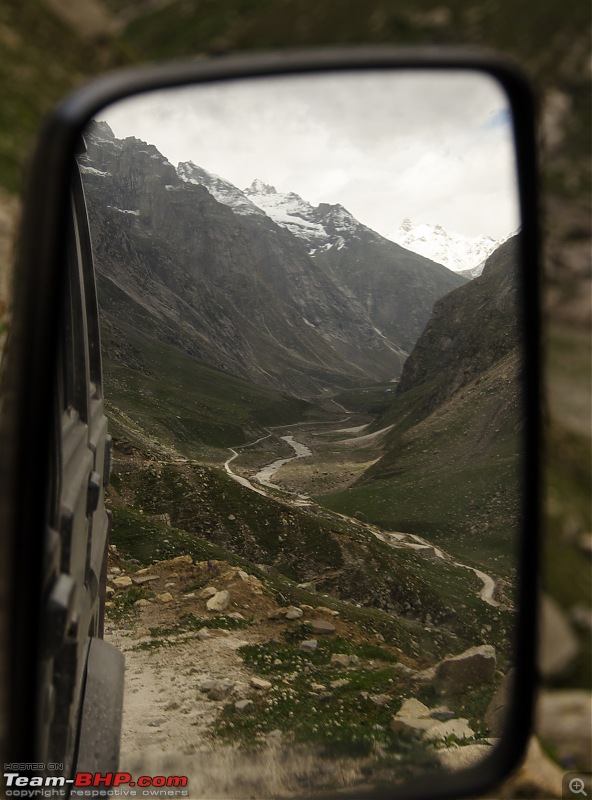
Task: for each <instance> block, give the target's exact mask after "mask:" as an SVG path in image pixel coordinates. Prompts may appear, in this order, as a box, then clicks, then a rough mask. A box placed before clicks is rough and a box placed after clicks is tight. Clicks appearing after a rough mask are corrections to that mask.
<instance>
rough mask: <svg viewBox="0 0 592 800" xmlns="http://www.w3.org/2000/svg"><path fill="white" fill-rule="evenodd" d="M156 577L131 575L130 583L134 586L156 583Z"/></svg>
mask: <svg viewBox="0 0 592 800" xmlns="http://www.w3.org/2000/svg"><path fill="white" fill-rule="evenodd" d="M157 580H158V575H132V582H133V583H135V584H136V586H142V585H143V584H144V583H150V582H151V581H157Z"/></svg>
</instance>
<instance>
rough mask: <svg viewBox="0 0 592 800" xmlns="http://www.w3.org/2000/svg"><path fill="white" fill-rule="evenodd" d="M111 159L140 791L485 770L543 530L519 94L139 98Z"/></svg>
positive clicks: (129, 752)
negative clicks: (523, 288) (527, 509)
mask: <svg viewBox="0 0 592 800" xmlns="http://www.w3.org/2000/svg"><path fill="white" fill-rule="evenodd" d="M84 139H85V144H86V152H84V153H83V154H82V155H80V156H79V158H78V164H79V168H80V172H81V174H82V179H83V184H84V190H85V195H86V203H87V207H88V218H89V224H90V232H91V238H92V245H93V253H94V260H95V268H96V272H97V281H98V291H99V304H100V312H101V333H102V352H103V369H104V373H105V402H106V408H107V413H108V416H109V425H110V432H111V434H112V436H113V438H114V445H115V447H114V462H113V472H112V477H111V483H110V486H109V489H108V499H107V502H108V505H109V507H110V509H111V511H112V513H113V521H114V525H113V532H112V535H111V546H110V563H109V574H108V589H107V592H108V596H107V611H106V621H105V637H106V638H107V639H108V640H109V641H110V642H112V643H114V644H115V645H116V646H117V647H119V648H120V649H121V650H122V651H123V652H124V654H125V658H126V664H127V667H126V670H127V671H126V693H125V706H124V721H123V725H124V732H123V739H122V751H121V769H123V770H126V771H128V772H130V773H132V774H142V775H165V776H166V775H176V776H187V777H188V779H189V796H190V797H195V798H197V797H207V798H214V797H215V798H218V797H220V798H222V797H224V798H251V797H257V798H263V797H281V796H285V797H297V796H299V795H302V796H304V795H308V794H311V793H315V792H318V793H321V794H323V793H331V792H334V791H337V790H342V789H350V790H352V791H354V792H362V791H363V790H364V789H365V788H370V787H376V786H378V787H380V786H384V785H385V784H390V785H392V784H402V783H405V782H407V783H409V782H414V781H416V780H417V779H418V778H420V777H421V776H425V775H426V774H436V775H437V776H438V780H441V776H443V775H449V774H452V773H454V772H455V771H457V770H460V769H465V768H467V767H468V766H472V765H475V764H477V763H478V762H479V761H480V760H481V759H484V758H486V757H487V756H488V755H490V754H491V753H492V752H493V751H494V749H495V744H496V742H497V741H498V740H499V737H500V736H501V735H502V734H503V732H504V719H505V713H506V711H507V706H506V703H507V696H508V685H509V682H510V681H511V671H512V664H513V659H514V645H515V642H514V635H513V630H514V619H515V611H516V602H515V597H516V588H517V587H516V580H517V574H516V564H517V562H516V558H517V555H516V554H517V546H518V541H517V540H518V537H519V532H520V527H521V524H522V520H521V514H522V511H521V488H520V475H521V470H522V458H523V442H522V434H521V428H522V418H523V402H522V398H521V379H520V363H521V344H522V343H521V328H520V321H519V314H518V305H517V298H518V294H519V283H518V281H519V273H520V264H519V247H518V239H519V227H520V219H519V213H518V198H517V188H516V170H515V162H514V149H513V132H512V119H511V114H510V111H509V108H508V101H507V98H506V96H505V94H504V92H503V91H502V89H501V88H500V87H499V86H498V84H497V83H496V82H495V81H494V80H493V79H492V78H491V77H489V76H486V75H483V74H480V73H478V72H471V71H455V70H449V71H438V72H434V71H427V70H426V71H421V70H405V71H398V72H397V71H395V72H387V71H373V72H363V71H358V72H355V71H354V72H351V73H325V74H323V75H301V76H279V77H266V78H257V79H248V80H247V79H245V80H234V81H229V82H220V83H212V84H208V85H198V86H192V87H188V88H182V89H170V90H166V91H159V92H153V93H147V94H144V95H141V96H139V97H136V98H134V99H128V100H126V101H122V102H120V103H118V104H116V105H113V106H111V107H108V108H106V109H104V110H103V111H102V112H100V113H99V114H97V115H96V118H95V119H94V120H93V121H92V123H90V124H89V126H88V128H87V130H86V132H85V135H84ZM387 793H388V792H387Z"/></svg>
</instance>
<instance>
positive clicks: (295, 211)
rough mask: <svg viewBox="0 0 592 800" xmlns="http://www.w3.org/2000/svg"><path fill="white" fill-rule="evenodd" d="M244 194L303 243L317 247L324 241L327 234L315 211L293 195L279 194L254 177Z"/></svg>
mask: <svg viewBox="0 0 592 800" xmlns="http://www.w3.org/2000/svg"><path fill="white" fill-rule="evenodd" d="M244 193H245V195H247V197H248V198H249V199H250V200H251V201H252V202H253V203H254V204H255V205H256V206H257V207H258V208H260V209H261V210H262V211H264V212H265V213H266V214H267V216H269V217H271V219H272V220H273V221H274V222H275V223H277V224H278V225H280V226H281V227H282V228H286V229H287V230H289V231H290V233H292V234H294V236H297V237H298V238H299V239H304V240H305V242H307V244H309V245H311V246H315V247H319V246H320V245H321V244H323V243H325V242H326V240H327V238H328V235H327V232H326V230H325V228H324V226H323V225H322V224H321V223H320V222H319V220H318V215H317V213H316V209H315V208H314V207H313V206H312V205H311V204H310V203H307V202H306V200H303V199H302V198H301V197H300V195H298V194H296V193H295V192H288V193H287V194H282V193H281V192H278V191H277V189H276V188H275V187H274V186H270V185H269V184H267V183H264V182H263V181H261V180H259V179H258V178H256V179H255V180H254V181H253V183H252V184H251V185H250V186H249V187H247V188H246V189H245V190H244Z"/></svg>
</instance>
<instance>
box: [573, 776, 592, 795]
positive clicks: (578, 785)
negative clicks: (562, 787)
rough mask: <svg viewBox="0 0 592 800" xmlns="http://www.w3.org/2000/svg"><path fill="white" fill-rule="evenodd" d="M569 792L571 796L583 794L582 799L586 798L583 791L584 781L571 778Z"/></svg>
mask: <svg viewBox="0 0 592 800" xmlns="http://www.w3.org/2000/svg"><path fill="white" fill-rule="evenodd" d="M569 791H570V792H571V793H572V794H583V795H584V797H588V795H587V793H586V792H585V791H584V781H583V780H582V779H581V778H572V779H571V780H570V782H569Z"/></svg>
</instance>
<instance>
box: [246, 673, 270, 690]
mask: <svg viewBox="0 0 592 800" xmlns="http://www.w3.org/2000/svg"><path fill="white" fill-rule="evenodd" d="M250 684H251V686H252V687H253V689H259V690H260V691H263V692H265V691H267V690H268V689H271V687H272V683H271V681H266V680H265V679H264V678H258V677H257V676H253V677H252V678H251V680H250Z"/></svg>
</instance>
